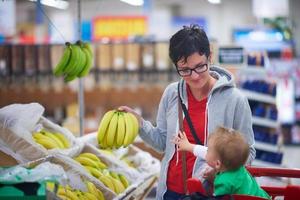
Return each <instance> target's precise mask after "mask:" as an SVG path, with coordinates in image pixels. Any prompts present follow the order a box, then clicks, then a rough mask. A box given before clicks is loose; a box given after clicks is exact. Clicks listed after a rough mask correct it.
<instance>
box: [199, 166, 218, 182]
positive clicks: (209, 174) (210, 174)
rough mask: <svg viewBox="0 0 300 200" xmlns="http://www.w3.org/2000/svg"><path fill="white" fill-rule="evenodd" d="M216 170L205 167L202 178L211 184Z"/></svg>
mask: <svg viewBox="0 0 300 200" xmlns="http://www.w3.org/2000/svg"><path fill="white" fill-rule="evenodd" d="M215 175H216V170H215V169H214V168H212V167H209V166H207V167H206V168H205V170H204V171H203V174H202V176H203V178H205V179H207V180H208V181H209V182H211V183H212V182H213V181H214V179H215Z"/></svg>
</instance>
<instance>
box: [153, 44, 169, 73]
mask: <svg viewBox="0 0 300 200" xmlns="http://www.w3.org/2000/svg"><path fill="white" fill-rule="evenodd" d="M168 48H169V46H168V43H166V42H158V43H156V44H155V61H156V63H155V66H156V68H157V69H158V70H167V69H169V68H170V61H169V55H168V52H169V50H168Z"/></svg>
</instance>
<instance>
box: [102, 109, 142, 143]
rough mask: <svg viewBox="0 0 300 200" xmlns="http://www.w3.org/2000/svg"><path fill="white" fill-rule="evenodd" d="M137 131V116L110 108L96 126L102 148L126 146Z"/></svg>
mask: <svg viewBox="0 0 300 200" xmlns="http://www.w3.org/2000/svg"><path fill="white" fill-rule="evenodd" d="M138 131H139V123H138V120H137V118H136V117H135V116H134V115H133V114H132V113H129V112H123V111H117V110H110V111H108V112H107V113H105V114H104V116H103V118H102V120H101V122H100V125H99V128H98V135H97V139H98V143H99V146H100V147H101V148H102V149H106V148H119V147H121V146H123V147H127V146H128V145H129V144H131V143H133V141H134V139H135V138H136V136H137V134H138Z"/></svg>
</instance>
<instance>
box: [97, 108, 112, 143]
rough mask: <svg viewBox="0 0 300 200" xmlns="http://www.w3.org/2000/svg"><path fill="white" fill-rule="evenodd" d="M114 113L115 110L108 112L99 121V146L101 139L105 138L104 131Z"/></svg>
mask: <svg viewBox="0 0 300 200" xmlns="http://www.w3.org/2000/svg"><path fill="white" fill-rule="evenodd" d="M114 113H115V110H110V111H108V112H106V113H105V114H104V116H103V117H102V120H101V122H100V125H99V128H98V135H97V139H98V143H99V144H101V143H102V141H103V138H104V136H105V133H106V130H107V128H108V125H109V122H110V120H111V118H112V116H113V115H114Z"/></svg>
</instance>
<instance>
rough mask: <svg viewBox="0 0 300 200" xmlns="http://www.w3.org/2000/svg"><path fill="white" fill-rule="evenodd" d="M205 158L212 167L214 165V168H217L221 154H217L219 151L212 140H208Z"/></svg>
mask: <svg viewBox="0 0 300 200" xmlns="http://www.w3.org/2000/svg"><path fill="white" fill-rule="evenodd" d="M205 159H206V162H207V164H208V165H209V166H210V167H212V168H214V169H215V168H217V165H218V161H219V156H218V155H217V152H216V151H215V148H214V143H213V142H211V141H208V144H207V153H206V157H205Z"/></svg>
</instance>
